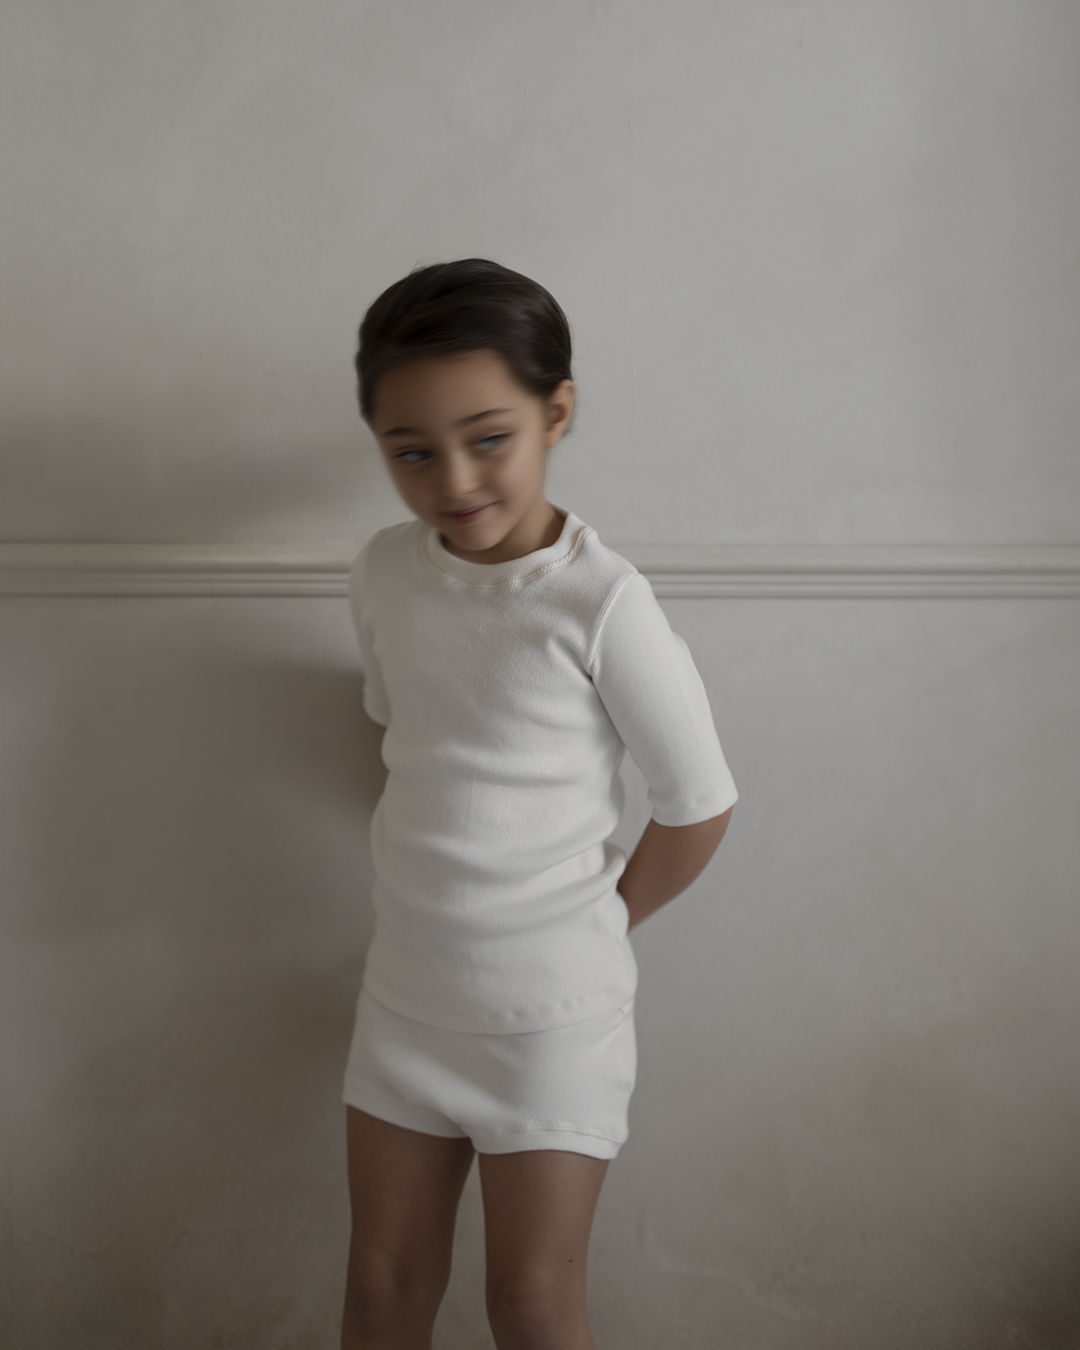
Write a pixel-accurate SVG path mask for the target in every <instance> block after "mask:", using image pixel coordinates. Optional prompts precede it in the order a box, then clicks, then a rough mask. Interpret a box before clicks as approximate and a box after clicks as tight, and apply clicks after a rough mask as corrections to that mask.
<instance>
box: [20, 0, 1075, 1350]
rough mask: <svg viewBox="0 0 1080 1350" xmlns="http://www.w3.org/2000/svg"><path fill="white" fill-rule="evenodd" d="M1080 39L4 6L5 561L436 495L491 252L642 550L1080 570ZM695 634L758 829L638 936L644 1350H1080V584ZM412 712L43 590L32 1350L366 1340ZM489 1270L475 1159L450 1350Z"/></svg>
mask: <svg viewBox="0 0 1080 1350" xmlns="http://www.w3.org/2000/svg"><path fill="white" fill-rule="evenodd" d="M1078 61H1080V11H1078V10H1077V9H1076V8H1075V7H1074V6H1073V5H1071V4H1068V3H1064V0H1062V2H1061V3H1052V2H1051V0H1025V2H1024V3H1020V0H1013V2H1012V3H1007V2H1006V0H985V2H984V3H980V4H975V3H973V0H971V2H968V3H965V2H963V0H934V2H933V3H931V2H930V0H903V3H901V0H890V2H888V3H886V2H885V0H882V3H865V0H863V2H862V3H855V0H846V2H845V0H826V2H825V3H821V4H814V5H810V4H803V3H798V2H797V0H768V2H767V3H762V0H754V2H753V3H751V2H750V0H744V2H743V3H733V4H728V5H722V6H721V5H715V4H711V3H708V2H707V0H674V3H669V4H664V5H652V6H649V5H644V4H641V3H622V2H620V0H596V2H595V3H584V2H582V3H577V2H576V0H575V2H573V3H572V2H571V0H553V3H550V4H546V5H526V4H516V3H494V0H463V2H462V3H458V4H453V5H449V4H435V3H431V2H430V0H428V2H426V3H419V2H413V3H396V4H389V3H369V4H365V5H357V4H353V3H338V0H310V2H309V3H307V4H305V5H303V6H299V5H287V4H284V3H282V2H281V0H259V3H255V0H247V2H246V3H236V4H230V5H214V4H209V3H206V0H196V2H195V3H188V4H184V5H180V4H167V3H164V0H138V2H137V0H97V2H96V3H95V4H93V5H88V4H77V3H73V2H72V0H68V2H67V3H50V4H41V3H37V0H4V2H3V4H2V7H0V173H2V175H3V178H2V182H0V212H2V217H0V226H2V229H0V240H2V250H3V252H2V277H0V281H2V285H3V297H4V303H3V312H2V324H3V366H2V375H0V378H2V382H3V383H2V387H0V432H2V443H0V444H2V449H0V538H3V539H5V540H7V541H46V542H47V541H65V540H84V541H85V540H90V541H95V540H96V541H102V542H107V541H128V542H132V541H134V542H162V543H173V542H175V543H185V542H186V543H209V542H222V543H243V542H252V543H261V544H266V545H274V544H281V545H296V544H303V545H310V546H317V545H318V546H321V545H324V544H339V545H342V544H349V545H358V544H359V543H360V542H362V541H363V539H364V538H366V537H367V535H368V534H369V533H370V532H371V530H372V529H374V528H377V527H378V526H380V525H382V524H386V523H389V522H390V521H393V520H397V519H403V518H405V515H406V512H405V509H404V507H403V506H402V505H401V504H400V502H399V501H398V500H397V499H396V498H395V497H394V495H393V492H392V489H391V488H390V487H389V485H388V483H387V482H386V480H385V475H384V472H383V469H382V467H381V465H380V463H379V462H378V460H377V459H376V456H375V452H374V449H373V447H372V445H371V443H370V441H369V440H368V439H367V438H366V436H365V434H364V433H363V432H362V430H361V429H360V427H359V424H358V421H357V417H356V413H355V407H354V402H353V391H352V380H351V372H350V358H351V352H352V344H353V340H354V332H355V326H356V323H357V321H358V319H359V317H360V314H361V312H362V310H363V307H364V305H365V304H366V303H367V302H368V301H369V300H370V299H371V298H372V297H373V296H374V294H375V293H376V292H377V291H378V290H379V289H380V288H381V287H382V286H384V285H386V284H388V283H389V282H390V281H391V280H393V279H395V278H396V277H397V276H398V275H400V274H401V273H402V272H404V271H405V270H407V269H408V268H409V267H411V266H413V265H414V264H415V263H416V262H417V261H430V260H434V259H436V258H448V257H455V256H462V255H465V254H473V253H475V254H482V255H483V254H486V255H489V256H494V257H496V258H498V259H500V260H501V261H503V262H505V263H507V264H508V265H511V266H515V267H518V268H520V269H521V270H523V271H525V272H527V273H530V274H532V275H534V276H536V277H537V278H538V279H540V280H541V281H543V282H544V283H545V284H547V285H549V286H550V287H551V289H552V290H553V291H554V292H555V294H556V295H557V296H558V297H559V299H560V300H561V301H562V302H563V303H564V305H565V307H566V309H567V311H568V313H569V314H570V317H571V319H572V321H573V323H574V325H575V330H576V334H577V340H578V350H579V358H578V362H577V366H578V375H579V383H580V389H581V403H580V414H579V419H578V421H577V425H576V430H575V432H574V434H573V435H572V436H571V438H570V439H568V440H567V441H566V442H565V443H564V444H563V445H562V446H561V447H560V448H559V449H558V451H556V455H555V458H554V460H553V464H552V475H551V485H550V488H551V490H550V493H549V495H550V496H551V497H552V499H553V500H555V501H556V502H558V503H559V504H561V505H567V506H571V507H572V508H573V509H574V510H575V511H576V512H577V513H578V514H579V515H581V516H582V517H583V518H584V519H586V520H588V521H589V522H590V523H592V524H594V525H595V526H596V527H597V529H598V530H599V531H600V534H601V537H602V538H603V539H605V541H607V542H609V543H611V544H613V545H615V546H618V545H619V544H620V543H626V544H630V543H634V542H636V543H665V542H678V543H685V542H696V543H702V544H708V543H749V544H758V545H762V546H768V545H784V544H789V543H821V544H852V545H864V544H865V545H872V544H878V543H895V544H919V543H935V544H941V545H957V546H977V545H987V544H1010V543H1024V544H1037V545H1060V544H1069V543H1073V544H1075V543H1080V539H1078V529H1077V519H1076V515H1077V508H1076V503H1077V501H1078V500H1080V456H1078V455H1077V431H1078V427H1080V417H1078V411H1080V409H1078V406H1077V401H1078V397H1080V394H1078V389H1080V383H1078V382H1077V380H1076V379H1075V370H1076V369H1077V366H1078V358H1080V337H1078V329H1077V325H1076V314H1077V312H1078V302H1080V270H1078V268H1077V261H1076V260H1077V253H1076V239H1077V238H1078V237H1080V209H1078V208H1080V161H1078V160H1077V158H1076V155H1075V141H1076V133H1077V129H1078V126H1080V83H1078V82H1077V80H1076V70H1077V68H1078ZM2 565H3V560H2V557H0V569H2ZM664 606H665V609H666V611H667V612H668V614H669V616H670V618H671V620H672V623H673V625H674V626H675V627H676V629H677V631H679V632H681V633H682V634H683V635H684V636H685V637H686V639H687V641H688V642H689V643H690V646H691V648H692V650H693V652H694V654H695V656H696V658H697V659H698V663H699V666H700V668H701V671H702V674H703V677H704V678H705V681H706V684H707V687H708V689H709V693H710V697H711V700H712V703H713V707H714V711H715V713H716V720H717V724H718V727H719V729H720V733H721V738H722V740H723V742H724V745H725V749H726V751H727V753H728V757H729V761H730V763H731V765H732V769H733V772H734V774H735V777H736V779H737V781H738V783H739V786H740V788H741V790H742V793H743V801H742V803H741V804H740V806H739V807H738V808H737V812H736V818H735V822H734V825H733V827H732V830H731V833H730V835H729V837H728V839H727V840H726V841H725V843H724V845H723V848H722V850H721V852H720V853H719V854H718V856H717V858H716V860H715V861H714V863H713V864H712V865H711V866H710V868H709V869H708V870H707V872H706V873H705V875H704V876H703V877H702V878H701V879H700V880H699V882H697V883H696V884H695V886H694V887H693V888H692V889H691V891H690V892H689V893H688V894H687V895H686V896H684V897H683V898H682V899H681V900H680V901H678V902H677V903H676V904H675V906H674V907H673V908H672V909H671V910H670V911H668V912H666V913H664V914H662V915H659V916H657V917H656V918H655V919H654V920H652V921H650V923H649V924H648V925H646V926H645V927H644V928H643V929H642V930H641V932H640V935H639V936H638V938H637V940H636V947H637V951H638V954H639V959H640V964H641V972H642V975H641V992H640V996H639V1003H638V1007H639V1036H640V1046H641V1067H640V1076H639V1088H638V1091H637V1093H636V1094H635V1098H634V1102H633V1106H632V1116H631V1126H632V1134H631V1139H630V1142H629V1143H628V1144H627V1146H626V1147H625V1149H624V1150H623V1152H622V1154H621V1155H620V1157H619V1159H618V1160H617V1161H616V1163H615V1164H614V1165H613V1167H612V1169H611V1172H610V1175H609V1180H608V1182H607V1183H606V1187H605V1192H604V1195H603V1197H602V1200H601V1207H600V1212H599V1214H598V1218H597V1224H596V1231H595V1238H594V1248H593V1257H592V1274H591V1281H592V1306H593V1310H594V1320H595V1324H596V1331H597V1337H598V1343H599V1344H600V1345H601V1346H602V1347H608V1348H610V1350H614V1347H616V1346H618V1347H623V1350H654V1347H658V1346H665V1347H667V1346H672V1347H675V1346H680V1347H708V1348H709V1350H711V1347H713V1346H716V1347H719V1346H721V1345H723V1346H725V1347H726V1346H732V1347H735V1346H746V1347H750V1346H753V1347H759V1348H760V1350H787V1347H792V1350H794V1347H796V1346H798V1347H799V1350H826V1347H829V1348H831V1347H844V1348H845V1350H847V1348H848V1347H850V1348H851V1350H907V1347H909V1346H918V1347H920V1350H922V1347H924V1346H941V1347H950V1348H951V1347H962V1348H963V1350H967V1348H968V1347H970V1350H1017V1348H1019V1350H1075V1347H1077V1346H1080V1295H1078V1293H1077V1289H1078V1288H1080V1275H1078V1272H1080V1238H1078V1234H1080V1126H1078V1124H1077V1122H1078V1120H1080V1076H1078V1074H1077V1071H1076V1046H1077V1043H1078V1037H1080V1004H1078V1002H1077V1000H1076V998H1075V986H1076V970H1077V968H1078V962H1080V905H1078V900H1080V884H1078V882H1077V877H1078V876H1080V842H1078V831H1077V830H1076V827H1075V818H1076V814H1077V803H1078V802H1080V770H1078V765H1080V693H1078V689H1080V681H1077V679H1076V670H1077V658H1078V656H1080V604H1078V603H1077V601H1076V600H1068V599H1064V600H1044V599H1027V600H977V601H973V600H967V601H964V600H928V599H927V600H917V599H912V600H883V599H870V600H859V601H853V600H813V599H806V600H796V599H788V600H767V601H751V600H715V599H714V600H689V599H680V600H665V601H664ZM377 732H378V729H377V728H375V727H374V726H373V725H372V724H370V723H369V722H368V721H367V719H366V718H365V717H364V715H363V713H362V710H361V708H360V703H359V683H358V674H357V661H356V653H355V649H354V642H353V637H352V634H351V631H350V629H349V623H348V616H347V613H346V609H345V606H344V604H343V603H342V602H341V601H340V600H339V599H297V598H288V599H287V598H265V597H264V598H249V599H242V598H234V597H225V596H217V597H213V598H211V597H206V598H143V599H124V598H112V599H89V598H88V599H82V600H75V599H60V598H55V597H50V598H39V599H34V598H28V597H23V598H15V597H7V598H4V599H0V812H2V821H0V824H2V830H3V837H2V840H0V896H2V909H0V924H2V928H0V1009H2V1020H0V1144H2V1148H3V1151H4V1152H3V1159H2V1160H0V1177H2V1178H3V1181H2V1185H3V1186H4V1188H5V1191H6V1193H7V1199H6V1205H7V1210H6V1214H7V1218H6V1221H5V1223H4V1224H0V1260H2V1262H3V1265H4V1268H5V1269H4V1273H3V1275H2V1277H0V1319H6V1320H0V1340H3V1341H4V1343H5V1344H10V1345H12V1346H13V1347H15V1350H53V1347H55V1346H58V1345H79V1346H80V1347H84V1346H85V1347H88V1348H89V1350H99V1348H100V1350H106V1347H108V1350H127V1348H128V1347H131V1350H173V1347H175V1348H176V1350H188V1348H189V1347H191V1346H196V1345H199V1346H202V1345H206V1346H221V1347H226V1346H238V1347H245V1348H246V1347H251V1348H252V1350H264V1348H265V1350H279V1347H285V1346H291V1345H295V1346H298V1347H304V1348H305V1350H307V1348H308V1347H322V1346H326V1347H329V1346H331V1345H332V1344H333V1343H334V1338H335V1334H336V1333H335V1323H336V1320H337V1315H338V1306H339V1301H340V1296H341V1284H342V1260H343V1254H344V1243H345V1240H346V1232H347V1214H346V1205H345V1193H344V1149H343V1141H342V1138H341V1108H340V1106H339V1084H340V1076H341V1069H342V1066H343V1061H344V1054H345V1050H346V1046H347V1041H348V1035H349V1032H350V1029H351V1017H352V1004H353V1000H354V999H355V994H356V990H357V987H358V983H359V976H360V969H361V965H362V958H363V950H364V944H365V941H366V938H367V935H368V933H369V930H370V910H369V903H368V899H367V889H368V885H369V882H370V858H369V855H368V848H367V824H368V820H369V818H370V812H371V809H372V807H373V805H374V803H375V801H376V800H377V798H378V793H379V791H380V788H381V781H382V773H383V771H382V769H381V765H380V762H379V758H378V744H379V742H378V734H377ZM626 777H627V784H628V796H629V807H628V813H627V818H626V819H625V820H624V822H623V824H622V826H621V827H620V831H619V838H620V841H622V842H624V843H626V844H631V843H632V842H633V841H634V839H635V838H636V833H637V832H638V831H639V830H640V828H641V826H642V825H643V823H644V820H645V818H646V811H645V804H644V796H643V792H642V788H641V783H640V780H639V779H638V777H637V776H636V770H634V768H633V766H632V765H629V766H628V768H627V773H626ZM481 1263H482V1234H481V1231H480V1220H479V1212H478V1208H477V1192H476V1188H475V1178H474V1179H473V1181H472V1182H471V1183H470V1188H469V1190H468V1191H467V1194H466V1199H465V1202H464V1206H463V1210H462V1216H461V1224H460V1243H459V1249H458V1263H457V1266H456V1269H455V1275H454V1281H453V1284H452V1288H451V1292H450V1295H449V1297H448V1300H447V1304H446V1307H445V1309H444V1315H443V1319H442V1322H441V1325H440V1332H439V1335H440V1337H441V1339H440V1340H439V1342H438V1344H439V1345H440V1346H442V1347H444V1350H464V1348H465V1347H468V1346H474V1345H475V1346H478V1347H479V1346H485V1345H488V1344H489V1342H488V1340H487V1339H486V1336H487V1333H486V1331H485V1329H484V1319H483V1311H482V1293H481V1287H480V1286H481V1280H482V1275H481ZM5 1338H6V1339H5Z"/></svg>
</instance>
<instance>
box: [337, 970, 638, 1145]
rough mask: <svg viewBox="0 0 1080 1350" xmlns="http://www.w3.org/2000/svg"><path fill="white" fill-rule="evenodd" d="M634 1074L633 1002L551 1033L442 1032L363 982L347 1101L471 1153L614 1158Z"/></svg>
mask: <svg viewBox="0 0 1080 1350" xmlns="http://www.w3.org/2000/svg"><path fill="white" fill-rule="evenodd" d="M636 1073H637V1040H636V1037H635V1035H634V1004H633V1000H631V1001H630V1002H629V1003H627V1004H626V1005H625V1006H624V1007H621V1008H616V1009H615V1010H614V1011H613V1012H607V1013H602V1014H601V1015H600V1016H599V1017H593V1018H590V1019H589V1020H588V1021H586V1022H577V1023H575V1024H574V1025H573V1026H568V1027H556V1028H555V1029H554V1030H552V1031H512V1032H498V1033H491V1032H483V1031H480V1032H476V1031H448V1030H446V1029H445V1028H444V1027H433V1026H429V1025H428V1024H427V1023H426V1022H415V1021H413V1020H412V1019H411V1018H408V1017H402V1016H401V1015H400V1014H399V1013H395V1012H391V1011H390V1009H389V1008H386V1007H384V1006H383V1005H382V1004H381V1003H378V1002H376V1000H375V999H373V998H372V997H371V995H370V994H369V993H368V992H367V991H366V990H364V989H362V990H361V991H360V997H359V999H358V1000H357V1005H356V1026H355V1029H354V1031H353V1039H352V1046H351V1048H350V1050H349V1062H348V1065H347V1067H346V1069H345V1091H344V1100H345V1102H346V1104H347V1105H348V1106H355V1107H357V1108H358V1109H359V1110H361V1111H366V1112H367V1113H368V1114H369V1115H372V1116H377V1117H378V1118H379V1119H380V1120H388V1121H390V1122H391V1123H392V1124H394V1125H403V1126H404V1127H405V1128H406V1129H409V1130H419V1131H420V1133H422V1134H435V1135H439V1136H440V1137H441V1138H443V1139H466V1138H467V1139H471V1140H472V1143H473V1147H474V1148H475V1149H476V1151H477V1152H478V1153H519V1152H523V1151H526V1150H530V1149H542V1148H551V1149H562V1150H564V1151H566V1152H570V1153H586V1154H588V1155H589V1156H590V1157H593V1158H614V1157H615V1155H616V1154H617V1153H618V1151H619V1149H620V1147H621V1146H622V1144H623V1143H625V1141H626V1137H627V1134H628V1133H629V1130H628V1126H627V1112H628V1108H629V1104H630V1094H631V1093H632V1092H633V1090H634V1079H635V1077H636Z"/></svg>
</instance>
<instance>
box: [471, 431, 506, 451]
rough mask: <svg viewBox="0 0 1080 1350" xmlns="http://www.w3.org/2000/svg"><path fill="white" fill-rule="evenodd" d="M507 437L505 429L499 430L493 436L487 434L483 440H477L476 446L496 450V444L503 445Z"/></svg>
mask: <svg viewBox="0 0 1080 1350" xmlns="http://www.w3.org/2000/svg"><path fill="white" fill-rule="evenodd" d="M506 437H507V433H506V432H505V431H500V432H497V433H496V434H495V435H492V436H485V437H484V439H483V440H482V441H477V443H476V448H477V449H478V450H494V449H495V447H496V446H498V445H501V444H502V442H503V441H505V440H506Z"/></svg>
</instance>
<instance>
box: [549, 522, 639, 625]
mask: <svg viewBox="0 0 1080 1350" xmlns="http://www.w3.org/2000/svg"><path fill="white" fill-rule="evenodd" d="M574 524H575V537H574V542H573V547H572V550H571V558H570V562H571V566H570V567H569V568H568V569H567V573H568V575H569V576H572V577H573V579H574V582H575V584H576V586H577V587H578V588H580V589H581V590H582V591H585V592H587V593H588V595H589V597H590V600H591V602H592V603H591V606H590V608H592V610H593V612H594V614H595V615H596V617H597V618H599V617H600V615H601V614H602V612H603V611H604V610H605V609H606V608H607V606H608V605H609V604H610V603H611V600H612V599H613V597H614V596H615V595H617V594H618V592H619V591H620V590H621V589H622V588H623V586H624V585H625V584H626V582H627V581H629V579H630V578H631V577H635V576H639V575H640V573H639V572H638V570H637V568H636V567H635V566H634V564H633V563H632V562H631V561H630V560H629V558H624V557H623V555H622V554H621V553H618V552H617V551H616V550H615V549H613V548H610V547H609V546H608V545H607V544H605V543H604V542H603V541H602V540H601V538H600V536H599V535H598V534H597V532H596V530H595V529H594V528H593V527H592V526H591V525H587V524H585V522H584V521H582V520H580V519H578V518H577V517H575V518H574Z"/></svg>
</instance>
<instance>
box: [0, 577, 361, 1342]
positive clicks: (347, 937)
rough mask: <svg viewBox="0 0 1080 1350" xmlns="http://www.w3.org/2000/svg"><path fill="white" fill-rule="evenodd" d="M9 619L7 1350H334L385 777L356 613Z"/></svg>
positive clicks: (294, 610)
mask: <svg viewBox="0 0 1080 1350" xmlns="http://www.w3.org/2000/svg"><path fill="white" fill-rule="evenodd" d="M8 603H9V604H11V605H12V610H9V611H6V612H5V623H6V621H7V620H8V619H9V618H11V617H14V620H15V621H14V623H13V624H11V625H10V626H8V632H9V634H10V635H11V636H12V637H13V638H14V641H13V642H12V643H11V644H10V645H9V646H8V647H7V649H6V652H7V654H6V657H5V660H4V667H5V669H4V687H5V705H4V710H5V713H6V714H7V716H6V719H5V722H6V726H5V742H6V743H5V746H4V762H5V776H7V784H8V791H7V793H6V797H7V801H6V803H5V816H6V817H7V820H8V826H7V829H6V831H5V833H6V835H7V838H8V841H9V842H8V843H6V844H5V850H4V854H5V856H4V859H3V861H2V863H0V866H2V868H3V871H4V873H6V876H5V877H4V880H3V890H4V895H5V906H4V920H3V926H4V933H3V943H2V950H3V953H4V954H3V955H2V956H0V963H2V970H3V982H2V987H3V990H4V1002H5V1003H6V1004H7V1006H8V1010H9V1016H8V1017H6V1018H5V1022H6V1024H7V1027H8V1032H7V1034H6V1035H5V1037H4V1041H5V1044H4V1045H3V1058H4V1079H5V1099H4V1121H3V1124H4V1127H5V1129H6V1133H7V1135H8V1147H9V1149H10V1156H11V1159H12V1162H11V1170H10V1177H11V1183H12V1197H11V1202H10V1203H11V1213H12V1223H11V1228H10V1232H11V1238H12V1246H13V1250H12V1251H11V1252H10V1253H9V1257H10V1269H11V1270H12V1271H13V1272H14V1279H13V1281H12V1283H11V1285H10V1286H9V1290H10V1294H9V1296H11V1297H12V1298H13V1303H12V1306H11V1307H10V1308H9V1310H8V1315H7V1316H8V1324H9V1329H10V1332H11V1336H10V1339H9V1342H8V1343H9V1344H12V1345H20V1346H24V1347H31V1346H45V1345H56V1344H79V1345H82V1346H98V1345H100V1346H105V1345H108V1346H116V1345H136V1344H137V1345H140V1346H147V1347H150V1346H155V1347H156V1346H173V1345H176V1346H192V1345H206V1346H210V1345H214V1346H226V1345H243V1346H262V1345H264V1344H265V1345H267V1346H271V1345H274V1346H278V1345H282V1344H286V1343H290V1344H291V1343H294V1342H293V1341H292V1340H290V1339H289V1336H290V1335H295V1336H297V1337H298V1338H299V1339H298V1340H297V1341H296V1342H295V1343H297V1344H316V1343H321V1342H322V1341H323V1338H324V1337H327V1338H328V1337H330V1335H331V1334H332V1330H333V1328H334V1326H335V1324H336V1321H337V1318H338V1313H339V1308H338V1303H339V1288H340V1278H339V1272H340V1268H341V1266H342V1262H343V1253H344V1251H345V1247H346V1244H347V1231H348V1229H347V1200H346V1195H345V1189H344V1184H343V1183H344V1142H343V1134H344V1132H343V1127H342V1114H341V1109H340V1083H341V1073H342V1069H343V1065H344V1060H345V1055H346V1050H347V1046H348V1039H349V1035H350V1032H351V1027H352V1016H353V1007H354V1002H355V998H356V994H357V991H358V988H359V984H360V977H361V971H362V967H363V956H364V950H365V947H366V943H367V940H368V937H369V935H370V926H371V910H370V898H369V896H370V879H371V877H370V861H369V848H368V842H367V839H368V825H369V822H370V816H371V812H372V810H373V808H374V805H375V803H376V802H377V800H378V797H379V794H380V792H381V790H382V781H383V778H384V776H385V770H384V769H383V768H382V764H381V759H380V756H379V745H380V741H381V734H382V731H381V728H379V727H377V726H376V725H375V724H373V723H371V722H370V721H369V719H368V718H367V717H366V715H365V714H364V713H363V710H362V707H361V702H360V698H361V681H360V678H359V673H358V670H357V668H356V667H355V666H352V667H350V666H349V665H348V658H347V656H344V657H343V656H342V653H343V652H344V651H345V650H346V644H347V639H348V633H347V632H345V631H344V630H345V629H347V620H345V621H344V623H343V622H342V615H341V613H340V610H341V606H340V602H311V601H305V602H292V601H280V600H278V601H261V600H256V601H249V602H236V601H231V602H224V603H222V602H217V601H211V602H206V601H188V600H181V601H176V600H174V601H170V602H169V603H168V604H167V605H153V604H148V603H146V602H143V601H131V602H126V601H106V602H96V603H95V602H86V603H84V604H82V605H77V604H71V603H69V602H66V601H57V602H49V603H48V604H46V605H44V606H42V605H40V604H39V605H38V606H37V607H36V608H35V607H34V606H33V605H32V604H30V603H29V602H28V603H26V604H23V603H22V602H14V603H13V602H8ZM268 605H271V606H274V608H273V610H270V609H267V606H268ZM6 626H7V623H6ZM343 634H344V636H343ZM12 785H17V792H15V791H13V790H12ZM328 1272H329V1276H328ZM342 1274H343V1272H342ZM298 1291H307V1292H298ZM326 1343H329V1340H327V1342H326Z"/></svg>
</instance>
